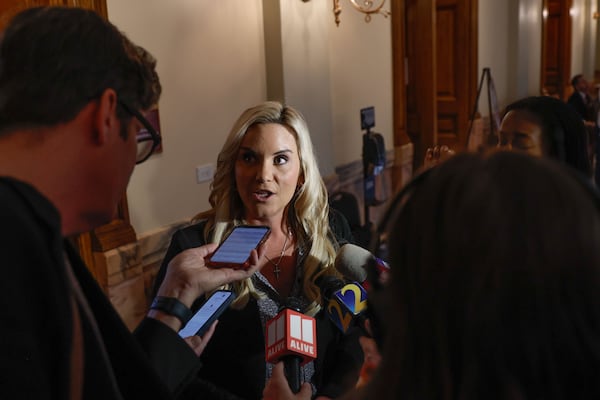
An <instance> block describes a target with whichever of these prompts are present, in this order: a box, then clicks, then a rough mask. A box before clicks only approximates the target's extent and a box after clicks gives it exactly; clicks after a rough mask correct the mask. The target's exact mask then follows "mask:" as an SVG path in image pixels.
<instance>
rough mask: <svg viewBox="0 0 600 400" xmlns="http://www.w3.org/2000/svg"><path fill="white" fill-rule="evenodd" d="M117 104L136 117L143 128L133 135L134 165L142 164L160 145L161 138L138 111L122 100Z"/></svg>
mask: <svg viewBox="0 0 600 400" xmlns="http://www.w3.org/2000/svg"><path fill="white" fill-rule="evenodd" d="M119 104H120V105H121V106H122V107H123V108H124V109H125V111H127V112H128V113H129V114H131V115H133V116H134V117H136V118H137V120H138V121H140V123H141V124H142V126H143V128H141V129H140V130H139V131H138V132H137V133H136V135H135V137H136V140H137V156H136V159H135V163H136V164H140V163H143V162H144V161H146V160H147V159H148V157H150V155H152V153H153V152H154V150H155V149H156V148H157V147H158V146H159V145H160V142H161V137H160V135H159V134H158V132H157V131H156V129H154V127H153V126H152V124H151V123H150V121H148V120H147V119H146V118H145V117H144V116H143V115H142V114H141V113H140V112H139V111H138V110H136V109H135V108H133V107H130V106H129V105H128V104H127V103H125V102H123V101H122V100H119Z"/></svg>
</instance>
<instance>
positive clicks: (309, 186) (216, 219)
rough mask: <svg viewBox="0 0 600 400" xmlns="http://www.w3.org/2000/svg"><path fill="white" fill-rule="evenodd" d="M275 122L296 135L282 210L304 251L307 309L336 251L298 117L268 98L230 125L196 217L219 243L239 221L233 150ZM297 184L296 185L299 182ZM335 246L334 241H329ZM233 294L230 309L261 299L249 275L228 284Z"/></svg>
mask: <svg viewBox="0 0 600 400" xmlns="http://www.w3.org/2000/svg"><path fill="white" fill-rule="evenodd" d="M268 123H274V124H280V125H283V126H285V127H286V128H287V129H288V130H289V131H290V132H291V133H292V134H293V135H294V138H295V139H296V145H297V147H298V157H299V159H300V179H299V185H298V187H297V189H296V193H295V194H294V197H293V198H292V200H291V201H290V203H289V204H288V207H287V209H286V214H287V224H288V226H289V227H290V228H291V230H292V233H293V235H294V237H295V238H296V240H297V246H298V247H299V248H301V249H304V256H305V257H306V258H305V261H304V263H303V269H304V274H303V281H302V285H303V292H304V295H305V296H306V297H307V298H308V299H309V300H310V301H311V305H310V306H309V310H307V312H309V313H313V314H314V313H316V312H318V310H319V308H320V307H319V303H320V301H321V295H320V290H319V288H318V286H317V285H316V284H315V280H316V279H317V278H318V277H319V276H321V275H324V274H327V275H329V274H334V275H335V274H336V272H335V268H334V267H333V264H334V261H335V255H336V249H335V248H334V244H333V243H332V240H334V241H335V238H334V236H333V234H332V233H331V231H330V227H329V219H328V214H329V206H328V198H327V189H326V188H325V184H324V183H323V180H322V179H321V174H320V172H319V168H318V165H317V161H316V159H315V155H314V151H313V145H312V141H311V139H310V134H309V132H308V127H307V125H306V122H305V120H304V118H303V117H302V115H301V114H300V113H299V112H298V111H296V110H295V109H294V108H292V107H289V106H285V105H282V104H281V103H279V102H274V101H268V102H264V103H261V104H259V105H257V106H255V107H252V108H249V109H247V110H246V111H244V112H243V113H242V115H241V116H240V117H239V118H238V120H237V121H236V122H235V124H234V125H233V128H232V129H231V131H230V133H229V136H228V137H227V139H226V140H225V143H224V145H223V148H222V149H221V152H220V153H219V156H218V158H217V168H216V171H215V175H214V179H213V182H212V184H211V193H210V196H209V202H210V204H211V206H212V209H211V210H210V212H209V213H203V214H199V215H198V216H196V218H195V219H196V220H197V219H198V218H200V217H201V218H207V217H208V218H207V219H208V220H207V224H206V227H205V231H204V236H205V238H206V239H207V242H212V243H219V242H220V241H221V240H222V239H223V238H224V236H225V235H226V234H227V233H228V232H229V231H230V230H231V228H232V227H233V226H234V225H238V224H241V223H242V220H243V217H244V215H243V211H244V205H243V203H242V200H241V198H240V196H239V194H238V192H237V190H236V185H235V163H236V159H237V155H238V150H239V148H240V145H241V143H242V140H243V138H244V136H245V135H246V132H247V131H248V129H249V128H250V127H251V126H253V125H256V124H268ZM300 182H302V184H300ZM335 245H336V246H337V244H335ZM228 286H229V288H230V289H232V290H234V291H235V292H236V294H237V298H236V300H235V301H234V303H233V305H232V306H233V307H234V308H243V307H244V306H245V305H246V304H247V302H248V300H249V298H250V296H253V297H255V298H259V297H261V294H260V293H259V292H258V291H257V290H256V289H255V287H254V285H253V284H252V280H251V279H250V278H248V279H245V280H243V281H240V282H236V283H233V284H231V285H228Z"/></svg>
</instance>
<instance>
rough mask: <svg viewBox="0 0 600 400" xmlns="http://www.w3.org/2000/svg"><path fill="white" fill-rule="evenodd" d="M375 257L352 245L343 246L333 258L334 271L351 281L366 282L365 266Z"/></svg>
mask: <svg viewBox="0 0 600 400" xmlns="http://www.w3.org/2000/svg"><path fill="white" fill-rule="evenodd" d="M374 259H375V257H374V256H373V254H371V252H370V251H368V250H365V249H363V248H362V247H360V246H356V245H354V244H350V243H348V244H345V245H343V246H342V247H340V250H339V251H338V253H337V256H336V257H335V269H337V270H338V272H340V273H341V274H342V275H344V277H345V278H346V279H348V280H351V281H357V282H364V281H366V280H367V266H368V265H369V262H370V261H371V260H374Z"/></svg>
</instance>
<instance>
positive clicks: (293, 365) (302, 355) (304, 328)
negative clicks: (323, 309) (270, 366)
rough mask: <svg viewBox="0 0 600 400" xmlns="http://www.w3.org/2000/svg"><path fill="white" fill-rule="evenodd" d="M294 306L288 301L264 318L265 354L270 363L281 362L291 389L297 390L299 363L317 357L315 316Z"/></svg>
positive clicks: (299, 383) (295, 391) (299, 381)
mask: <svg viewBox="0 0 600 400" xmlns="http://www.w3.org/2000/svg"><path fill="white" fill-rule="evenodd" d="M289 300H292V299H289ZM292 302H293V300H292ZM294 308H295V307H294V306H293V305H292V304H290V301H288V302H286V306H285V307H284V308H282V309H281V310H280V311H279V313H278V314H277V315H276V316H275V317H274V318H272V319H270V320H269V321H267V325H266V329H265V330H266V338H265V339H266V348H265V354H266V360H267V362H269V363H276V362H278V361H283V363H284V369H285V375H286V377H287V380H288V383H289V385H290V389H292V392H294V393H298V392H299V391H300V385H301V384H302V382H301V379H300V366H301V365H304V364H306V363H307V362H309V361H311V360H314V359H315V358H317V330H316V322H315V319H314V318H312V317H309V316H308V315H305V314H302V313H301V312H299V308H296V309H294Z"/></svg>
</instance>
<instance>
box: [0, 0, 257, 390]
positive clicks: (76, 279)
mask: <svg viewBox="0 0 600 400" xmlns="http://www.w3.org/2000/svg"><path fill="white" fill-rule="evenodd" d="M154 66H155V61H154V60H153V59H152V57H151V56H150V55H149V54H148V53H147V52H146V51H145V50H144V49H142V48H140V47H138V46H136V45H134V44H133V43H131V42H130V41H129V40H128V39H127V38H126V37H124V35H122V34H121V33H120V32H119V31H118V30H117V29H116V27H114V26H113V25H112V24H110V23H108V22H107V21H105V20H103V19H102V18H100V17H99V16H98V15H97V14H95V13H93V12H91V11H87V10H83V9H77V8H62V7H47V8H33V9H29V10H26V11H23V12H21V13H20V14H18V15H17V16H16V17H14V18H13V19H12V21H11V22H10V23H9V25H8V27H7V28H6V30H5V32H4V34H3V36H2V39H1V41H0V265H1V266H2V278H1V279H0V304H1V305H2V307H1V310H0V343H2V351H1V352H0V397H2V398H7V399H8V398H10V399H17V398H23V399H37V400H39V399H82V398H84V399H164V398H171V397H174V396H176V395H177V394H178V393H180V392H181V391H182V389H183V388H184V387H185V385H186V383H187V381H188V379H190V378H193V376H194V375H195V373H196V372H197V369H198V368H200V363H199V361H198V356H199V355H200V353H201V352H202V350H203V349H204V346H206V342H207V341H208V340H209V339H210V336H211V335H212V331H213V330H214V326H213V329H211V330H209V333H207V334H206V335H205V336H204V337H193V338H188V339H186V340H183V339H181V338H180V337H179V336H178V334H177V331H178V330H179V329H180V328H181V327H182V325H183V324H184V322H185V321H186V320H187V319H188V318H189V317H190V315H189V314H190V311H189V306H190V305H191V304H192V302H193V301H194V300H195V299H196V298H198V297H199V296H201V295H204V293H206V292H209V291H211V290H213V289H215V288H216V287H218V286H220V285H222V284H225V283H229V282H232V281H234V280H238V279H243V278H245V277H248V276H250V275H252V273H253V272H254V271H255V270H256V269H257V267H256V265H257V264H258V257H259V255H258V254H257V252H256V251H255V250H254V251H253V252H252V253H251V264H252V266H251V268H250V269H249V270H248V271H242V270H237V271H234V270H232V269H218V270H210V269H208V268H207V267H206V266H205V265H204V257H205V256H206V255H208V254H209V253H210V252H212V251H214V248H215V247H216V246H215V245H210V246H204V247H200V248H197V249H191V250H189V251H187V252H185V253H182V254H181V257H179V258H176V259H174V260H173V261H172V265H171V266H170V268H169V271H170V275H167V277H166V279H165V282H164V283H163V285H162V286H161V288H160V289H159V293H158V294H159V296H160V297H159V298H158V301H157V302H156V304H154V307H153V309H152V310H150V311H149V312H148V316H147V318H145V319H144V320H143V321H142V323H141V324H140V326H139V327H138V328H137V329H136V331H135V332H134V334H131V333H130V332H129V331H128V329H127V327H126V326H125V324H124V323H123V322H122V320H121V319H120V317H119V315H118V314H117V312H116V311H115V309H114V308H113V307H112V306H111V304H110V301H109V300H108V298H107V297H106V296H105V295H104V293H103V292H102V290H101V289H100V288H99V286H98V285H97V284H96V282H95V281H94V279H93V278H92V276H91V275H90V274H89V272H88V271H87V269H86V267H85V265H84V264H83V262H82V260H81V259H80V258H79V256H78V255H77V254H76V252H75V251H74V250H73V249H72V248H71V247H70V246H69V244H68V242H67V240H65V238H66V237H68V236H71V235H73V234H77V233H81V232H87V231H89V230H91V229H93V228H95V227H97V226H99V225H101V224H104V223H107V222H109V221H110V220H111V219H112V218H113V216H114V215H115V211H116V208H117V203H118V201H119V199H120V198H121V195H122V194H123V193H124V191H125V188H126V186H127V183H128V181H129V178H130V176H131V173H132V171H133V168H134V166H135V164H136V163H140V162H142V161H144V160H146V159H147V158H148V157H149V156H150V154H152V152H153V150H154V149H155V148H156V146H158V144H159V143H160V138H159V136H158V134H157V133H156V131H155V130H154V129H153V127H152V125H151V124H150V123H149V122H148V121H147V120H146V118H145V117H144V112H146V111H147V110H149V109H150V108H151V107H152V106H153V105H154V104H156V103H157V101H158V98H159V95H160V91H161V86H160V83H159V80H158V76H157V74H156V72H155V69H154Z"/></svg>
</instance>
